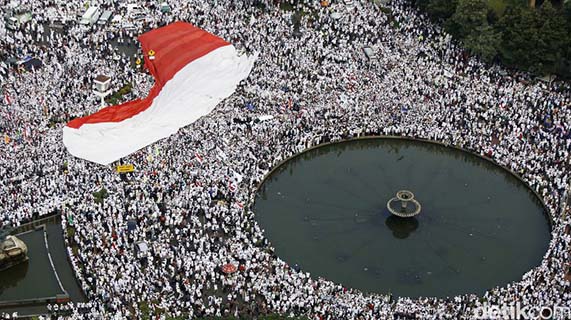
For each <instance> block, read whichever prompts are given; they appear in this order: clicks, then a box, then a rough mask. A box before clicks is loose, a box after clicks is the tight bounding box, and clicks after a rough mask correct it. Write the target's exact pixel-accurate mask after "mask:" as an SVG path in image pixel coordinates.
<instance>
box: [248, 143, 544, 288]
mask: <svg viewBox="0 0 571 320" xmlns="http://www.w3.org/2000/svg"><path fill="white" fill-rule="evenodd" d="M399 190H410V191H411V192H412V193H414V199H416V200H417V201H418V202H419V203H420V204H421V205H422V211H421V212H420V214H418V215H417V216H414V217H410V218H401V217H398V216H396V215H393V214H390V213H389V210H388V209H387V201H389V200H390V199H391V198H394V197H395V194H396V193H397V192H398V191H399ZM254 212H255V213H256V217H257V220H258V221H259V223H260V225H261V227H262V228H263V229H264V230H265V234H266V237H267V238H268V239H269V240H270V241H271V243H272V245H273V246H274V248H275V249H276V254H277V255H278V256H280V257H281V258H282V259H284V260H285V261H286V262H287V263H288V264H290V265H291V266H295V265H298V266H299V267H301V269H302V270H304V271H308V272H310V273H311V274H312V276H314V277H324V278H326V279H328V280H331V281H334V282H336V283H340V284H342V285H344V286H346V287H351V288H355V289H359V290H362V291H365V292H378V293H388V292H390V293H392V294H394V295H397V296H409V297H418V296H436V297H445V296H453V295H457V294H465V293H475V294H483V293H484V292H485V291H486V290H487V289H490V288H492V287H495V286H501V285H505V284H507V283H509V282H511V281H515V280H519V279H521V276H522V275H523V274H524V273H525V272H527V271H528V270H529V269H531V268H533V267H535V266H537V265H539V263H540V262H541V259H542V256H543V255H544V253H545V252H546V250H547V246H548V243H549V240H550V227H549V223H548V220H547V218H546V215H545V212H544V207H543V206H542V204H541V202H540V201H539V200H538V199H537V197H536V196H535V195H534V194H533V192H531V191H530V190H529V189H528V188H527V187H526V186H525V185H524V184H523V183H522V182H521V181H520V180H518V179H517V178H516V177H514V176H513V175H512V174H510V173H509V172H508V171H506V170H504V169H503V168H501V167H499V166H497V165H495V164H493V163H491V162H489V161H487V160H485V159H482V158H480V157H478V156H475V155H472V154H470V153H468V152H465V151H462V150H457V149H454V148H449V147H445V146H442V145H439V144H434V143H429V142H420V141H411V140H403V139H386V138H378V139H361V140H352V141H346V142H342V143H336V144H329V145H325V146H322V147H319V148H316V149H312V150H309V151H307V152H304V153H302V154H301V155H298V156H296V157H294V158H292V159H291V160H289V161H287V162H285V163H284V164H283V165H281V166H280V167H278V168H277V169H276V170H275V171H274V172H273V173H272V174H271V175H270V176H269V177H268V179H266V181H265V182H264V183H263V184H262V186H261V187H260V189H259V190H258V194H257V197H256V201H255V204H254Z"/></svg>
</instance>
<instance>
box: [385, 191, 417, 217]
mask: <svg viewBox="0 0 571 320" xmlns="http://www.w3.org/2000/svg"><path fill="white" fill-rule="evenodd" d="M387 209H389V212H390V213H392V214H393V215H395V216H398V217H401V218H412V217H414V216H416V215H418V214H419V213H420V210H421V209H422V206H421V205H420V203H419V202H418V201H417V200H416V199H414V193H412V192H410V191H408V190H400V191H399V192H397V195H396V197H394V198H391V199H390V200H389V201H388V202H387Z"/></svg>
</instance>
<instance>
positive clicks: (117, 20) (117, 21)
mask: <svg viewBox="0 0 571 320" xmlns="http://www.w3.org/2000/svg"><path fill="white" fill-rule="evenodd" d="M121 21H123V16H121V15H120V14H116V15H115V16H113V19H111V24H113V25H118V24H120V23H121Z"/></svg>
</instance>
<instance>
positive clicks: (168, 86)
mask: <svg viewBox="0 0 571 320" xmlns="http://www.w3.org/2000/svg"><path fill="white" fill-rule="evenodd" d="M139 41H140V42H141V47H142V49H143V53H144V54H145V65H146V67H147V68H148V69H149V71H150V72H151V74H152V75H153V77H154V78H155V84H154V86H153V88H152V89H151V91H150V92H149V95H148V96H147V97H146V98H144V99H137V100H133V101H130V102H127V103H124V104H121V105H117V106H110V107H106V108H103V109H101V110H100V111H98V112H96V113H94V114H92V115H89V116H87V117H83V118H78V119H74V120H72V121H70V122H69V123H68V124H67V126H66V127H64V129H63V143H64V144H65V146H66V147H67V150H68V151H69V152H70V153H71V154H73V155H74V156H76V157H79V158H83V159H86V160H89V161H93V162H96V163H99V164H109V163H111V162H113V161H116V160H118V159H120V158H121V157H124V156H127V155H129V154H131V153H133V152H135V151H137V150H139V149H141V148H143V147H145V146H147V145H149V144H151V143H153V142H155V141H158V140H160V139H162V138H165V137H168V136H170V135H172V134H174V133H176V132H177V131H178V129H180V128H182V127H184V126H186V125H189V124H191V123H193V122H194V121H196V120H197V119H198V118H200V117H202V116H204V115H206V114H208V113H210V112H211V111H212V110H213V109H214V108H215V107H216V105H217V104H218V103H219V102H220V101H222V100H223V99H225V98H226V97H228V96H230V95H231V94H232V93H233V92H234V90H235V89H236V86H237V85H238V83H239V82H240V81H241V80H243V79H245V78H246V77H247V76H248V74H249V73H250V70H251V69H252V66H253V64H254V60H255V58H254V57H246V56H245V55H244V56H240V55H238V53H237V51H236V49H235V48H234V46H232V45H231V44H230V43H228V42H226V41H224V40H223V39H221V38H219V37H217V36H215V35H212V34H210V33H208V32H206V31H204V30H202V29H199V28H197V27H195V26H193V25H191V24H188V23H184V22H175V23H172V24H170V25H168V26H165V27H162V28H159V29H155V30H152V31H149V32H147V33H145V34H143V35H141V36H140V37H139ZM153 52H154V55H151V56H149V53H153ZM153 56H154V58H153Z"/></svg>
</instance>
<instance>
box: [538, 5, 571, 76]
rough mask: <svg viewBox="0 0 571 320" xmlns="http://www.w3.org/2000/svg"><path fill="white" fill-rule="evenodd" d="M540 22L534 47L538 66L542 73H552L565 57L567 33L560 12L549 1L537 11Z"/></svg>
mask: <svg viewBox="0 0 571 320" xmlns="http://www.w3.org/2000/svg"><path fill="white" fill-rule="evenodd" d="M539 19H540V21H541V25H540V26H539V27H540V30H539V43H538V46H537V47H536V50H537V51H538V52H537V56H538V57H539V59H540V60H539V61H538V64H539V66H540V69H541V70H542V71H543V72H544V73H554V72H556V70H558V69H559V68H560V67H561V65H562V63H563V61H562V59H563V57H564V56H565V50H566V44H567V43H568V39H569V38H568V33H567V31H566V28H567V25H566V23H565V18H564V17H563V13H562V12H561V11H560V10H556V9H555V8H554V7H553V5H551V3H550V2H549V1H546V2H544V3H543V5H542V6H541V8H540V10H539Z"/></svg>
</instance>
